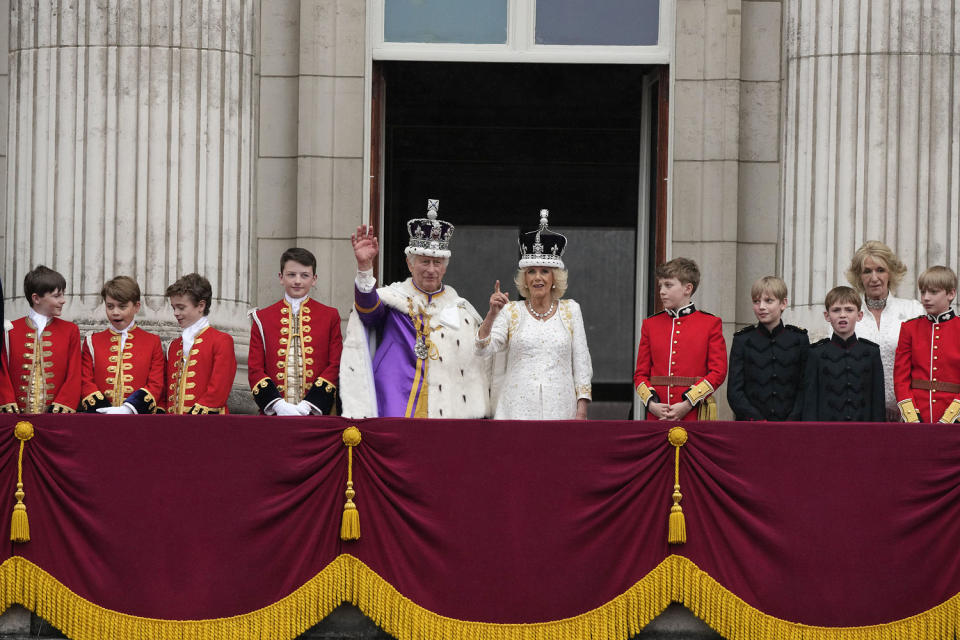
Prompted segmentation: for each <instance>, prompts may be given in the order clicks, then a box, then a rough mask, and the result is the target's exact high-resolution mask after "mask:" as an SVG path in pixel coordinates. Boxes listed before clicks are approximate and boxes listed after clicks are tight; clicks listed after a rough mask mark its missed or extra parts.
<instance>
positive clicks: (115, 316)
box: [81, 276, 164, 415]
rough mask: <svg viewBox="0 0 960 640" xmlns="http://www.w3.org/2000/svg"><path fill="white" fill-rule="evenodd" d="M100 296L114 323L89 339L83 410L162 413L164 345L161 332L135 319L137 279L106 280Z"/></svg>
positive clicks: (85, 351)
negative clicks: (153, 331)
mask: <svg viewBox="0 0 960 640" xmlns="http://www.w3.org/2000/svg"><path fill="white" fill-rule="evenodd" d="M100 297H101V298H103V303H104V310H105V311H106V314H107V320H109V321H110V328H109V329H106V330H105V331H100V332H97V333H91V334H90V335H88V336H87V339H86V340H84V341H83V347H82V351H83V355H82V365H83V389H82V393H83V401H82V403H81V405H82V406H81V410H83V411H87V412H92V411H96V412H98V413H116V414H127V415H135V414H138V413H156V412H157V402H158V400H160V399H161V398H163V367H164V359H163V346H162V345H161V344H160V336H158V335H156V334H153V333H149V332H147V331H144V330H143V329H141V328H140V327H138V326H137V325H136V321H135V320H134V318H135V317H136V315H137V313H138V312H139V311H140V286H139V285H138V284H137V281H136V280H134V279H133V278H130V277H127V276H117V277H116V278H114V279H113V280H109V281H108V282H107V283H106V284H104V285H103V289H102V290H101V291H100Z"/></svg>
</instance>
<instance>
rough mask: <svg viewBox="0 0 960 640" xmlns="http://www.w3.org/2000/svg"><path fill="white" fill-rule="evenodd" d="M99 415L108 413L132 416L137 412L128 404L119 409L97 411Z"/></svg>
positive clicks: (107, 408)
mask: <svg viewBox="0 0 960 640" xmlns="http://www.w3.org/2000/svg"><path fill="white" fill-rule="evenodd" d="M97 413H107V414H110V415H117V416H132V415H133V414H135V413H136V411H134V410H133V409H131V408H130V407H129V406H127V405H126V404H122V405H120V406H119V407H103V408H102V409H97Z"/></svg>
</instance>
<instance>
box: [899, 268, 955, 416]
mask: <svg viewBox="0 0 960 640" xmlns="http://www.w3.org/2000/svg"><path fill="white" fill-rule="evenodd" d="M917 284H918V285H919V287H920V302H921V303H923V308H924V310H925V311H926V312H927V313H926V315H923V316H919V317H917V318H914V319H913V320H907V321H906V322H904V323H903V325H901V327H900V342H898V343H897V355H896V360H895V361H894V365H893V387H894V391H895V392H896V394H897V405H898V406H899V407H900V415H901V416H902V417H903V420H904V422H934V421H937V422H947V423H952V422H957V419H958V418H960V346H958V345H960V320H957V314H956V312H955V311H954V310H953V309H951V308H950V305H951V304H953V300H954V298H956V297H957V274H955V273H954V272H953V270H952V269H950V268H949V267H942V266H936V267H930V268H929V269H927V270H926V271H924V272H923V273H922V274H920V279H919V281H918V283H917Z"/></svg>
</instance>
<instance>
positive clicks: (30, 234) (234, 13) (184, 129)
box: [3, 0, 255, 359]
mask: <svg viewBox="0 0 960 640" xmlns="http://www.w3.org/2000/svg"><path fill="white" fill-rule="evenodd" d="M10 4H11V7H10V9H11V11H10V108H9V147H8V153H9V157H10V163H9V171H8V172H7V215H6V224H5V238H4V240H5V249H6V260H5V261H4V271H3V276H4V285H5V287H4V290H5V292H6V295H7V302H8V304H7V307H8V315H9V316H15V315H17V314H22V313H23V312H24V311H25V308H26V302H25V300H24V299H23V295H22V294H23V291H22V286H23V275H24V273H25V272H26V271H27V270H29V269H30V268H31V267H32V266H33V265H35V264H38V263H43V264H46V265H48V266H50V267H52V268H54V269H56V270H58V271H60V272H61V273H62V274H63V275H64V276H65V277H66V280H67V295H68V301H69V302H68V306H67V307H66V309H65V314H64V315H65V317H66V318H68V319H71V320H74V321H76V322H78V323H79V324H81V328H89V327H93V326H99V327H102V326H103V324H104V318H103V314H102V311H101V310H100V304H101V301H100V299H99V295H98V294H99V291H100V288H101V286H102V284H103V282H104V281H105V280H107V279H109V278H111V277H113V276H114V275H119V274H127V275H131V276H133V277H135V278H136V279H137V281H138V282H139V283H140V287H141V290H142V291H143V293H144V294H145V297H144V303H145V304H144V305H143V312H142V315H141V320H140V321H141V323H142V324H144V325H148V326H153V327H154V328H155V329H157V328H159V329H160V330H161V332H162V333H165V334H166V337H170V335H172V334H173V333H175V331H176V325H175V323H174V322H173V317H172V314H171V313H170V312H169V310H168V308H167V306H166V303H165V301H164V298H163V292H164V289H165V288H166V286H167V285H168V284H169V283H171V282H173V281H174V280H175V279H176V278H177V277H179V276H180V275H183V274H185V273H189V272H192V271H197V272H199V273H201V274H203V275H205V276H206V277H207V278H209V279H210V282H211V284H212V285H213V294H214V299H213V304H212V315H211V318H212V320H213V322H214V323H215V324H216V325H218V326H219V327H221V328H224V329H226V330H229V331H231V333H233V334H234V337H235V338H239V339H240V340H238V348H237V351H238V353H242V355H243V356H244V359H245V356H246V348H245V347H244V346H243V343H245V342H246V341H247V340H248V337H249V323H248V322H247V320H246V318H245V312H246V309H247V306H248V301H249V299H250V293H249V290H250V286H249V281H250V276H251V269H250V253H251V250H250V249H251V247H250V244H251V243H250V237H251V234H250V224H251V194H252V184H253V176H252V175H251V174H252V167H253V153H254V151H253V122H254V120H253V114H254V106H253V105H254V103H253V95H254V92H253V71H254V59H253V49H254V46H253V42H254V35H253V34H254V32H255V28H254V27H255V2H254V0H151V1H150V2H145V1H136V0H98V1H94V0H76V1H74V2H63V1H62V0H10Z"/></svg>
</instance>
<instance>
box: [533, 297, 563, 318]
mask: <svg viewBox="0 0 960 640" xmlns="http://www.w3.org/2000/svg"><path fill="white" fill-rule="evenodd" d="M556 308H557V301H556V300H554V301H553V302H551V303H550V308H549V309H547V310H546V311H545V312H543V313H538V312H537V310H536V309H534V308H533V306H531V304H530V301H529V300H527V311H529V312H530V315H532V316H533V317H534V318H536V319H537V320H544V319H546V317H547V316H549V315H550V314H552V313H553V311H554V309H556Z"/></svg>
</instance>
